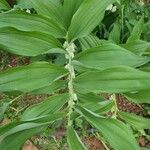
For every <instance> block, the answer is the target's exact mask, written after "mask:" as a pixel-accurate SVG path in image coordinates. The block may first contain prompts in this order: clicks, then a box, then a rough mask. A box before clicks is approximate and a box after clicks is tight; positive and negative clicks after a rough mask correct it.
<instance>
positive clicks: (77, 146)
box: [67, 126, 86, 150]
mask: <svg viewBox="0 0 150 150" xmlns="http://www.w3.org/2000/svg"><path fill="white" fill-rule="evenodd" d="M67 142H68V146H69V150H86V148H85V146H84V145H83V143H82V141H81V139H80V138H79V136H78V134H77V133H76V131H75V130H74V129H73V127H71V126H70V127H68V129H67Z"/></svg>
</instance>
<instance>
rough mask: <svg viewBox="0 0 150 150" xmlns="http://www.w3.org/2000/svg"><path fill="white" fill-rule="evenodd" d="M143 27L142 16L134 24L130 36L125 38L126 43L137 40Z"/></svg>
mask: <svg viewBox="0 0 150 150" xmlns="http://www.w3.org/2000/svg"><path fill="white" fill-rule="evenodd" d="M143 28H144V18H143V17H142V18H141V19H140V20H139V22H138V23H137V24H136V25H135V26H134V28H133V31H132V33H131V35H130V37H129V38H128V40H127V43H130V42H133V41H136V40H139V39H140V37H141V33H142V31H143Z"/></svg>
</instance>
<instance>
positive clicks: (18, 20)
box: [0, 10, 66, 38]
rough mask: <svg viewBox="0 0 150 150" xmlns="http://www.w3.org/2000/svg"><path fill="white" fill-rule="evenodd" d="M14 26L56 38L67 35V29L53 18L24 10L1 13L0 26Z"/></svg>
mask: <svg viewBox="0 0 150 150" xmlns="http://www.w3.org/2000/svg"><path fill="white" fill-rule="evenodd" d="M8 26H9V27H13V28H16V29H18V30H22V31H39V32H42V33H47V34H50V35H52V36H54V37H56V38H62V37H65V35H66V31H65V29H63V28H62V27H61V26H60V25H58V24H57V23H56V22H54V21H53V20H52V19H49V18H46V17H43V16H40V15H37V14H29V13H27V12H24V11H22V10H12V11H9V12H6V13H1V14H0V27H8Z"/></svg>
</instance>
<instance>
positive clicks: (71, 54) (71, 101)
mask: <svg viewBox="0 0 150 150" xmlns="http://www.w3.org/2000/svg"><path fill="white" fill-rule="evenodd" d="M64 48H65V49H66V51H67V54H66V59H68V64H67V65H66V69H68V71H69V76H68V90H69V102H68V108H69V111H68V126H71V125H72V123H73V121H72V120H71V114H72V112H73V106H74V104H75V101H76V100H77V96H76V94H75V93H74V89H73V79H74V78H75V71H74V68H73V66H72V59H73V58H74V52H75V45H74V43H68V42H65V43H64Z"/></svg>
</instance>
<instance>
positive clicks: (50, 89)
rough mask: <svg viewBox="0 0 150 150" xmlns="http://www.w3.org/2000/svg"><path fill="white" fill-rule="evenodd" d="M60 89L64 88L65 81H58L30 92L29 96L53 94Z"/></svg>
mask: <svg viewBox="0 0 150 150" xmlns="http://www.w3.org/2000/svg"><path fill="white" fill-rule="evenodd" d="M62 88H66V81H64V80H60V81H59V80H58V81H55V82H53V83H52V84H50V85H47V86H45V87H42V88H39V89H36V90H34V91H32V92H31V94H54V93H55V92H56V91H58V90H60V89H62Z"/></svg>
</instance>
